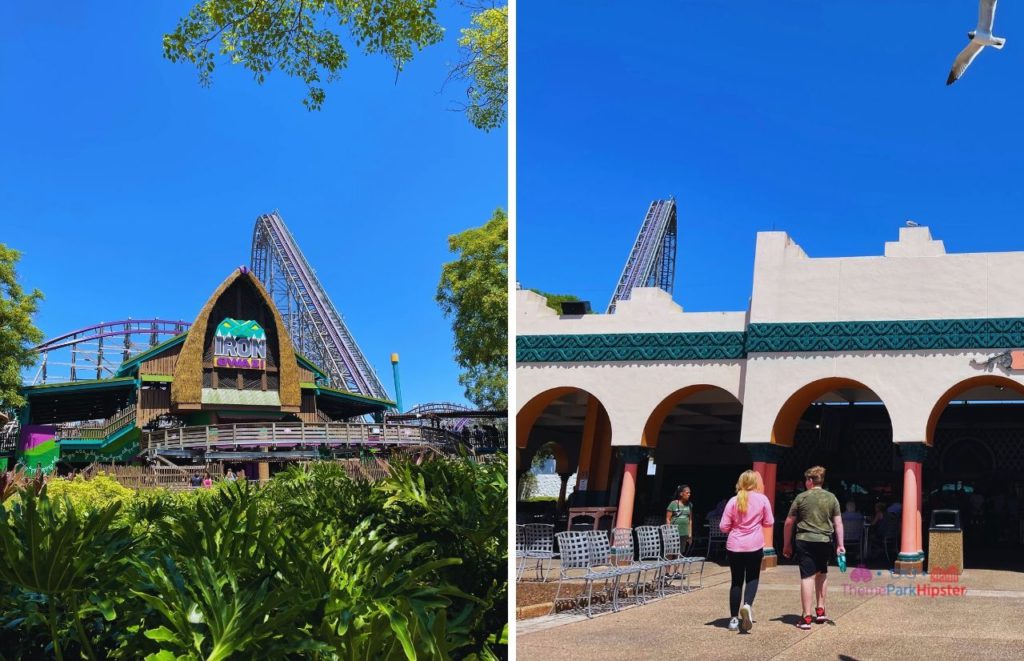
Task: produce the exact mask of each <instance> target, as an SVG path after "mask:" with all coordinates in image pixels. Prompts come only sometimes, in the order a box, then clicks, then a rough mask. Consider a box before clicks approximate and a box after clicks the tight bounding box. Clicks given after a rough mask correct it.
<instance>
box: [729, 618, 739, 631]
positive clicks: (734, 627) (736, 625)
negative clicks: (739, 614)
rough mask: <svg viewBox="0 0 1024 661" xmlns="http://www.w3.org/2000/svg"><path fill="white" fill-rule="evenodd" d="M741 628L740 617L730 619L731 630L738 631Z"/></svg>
mask: <svg viewBox="0 0 1024 661" xmlns="http://www.w3.org/2000/svg"><path fill="white" fill-rule="evenodd" d="M739 628H740V621H739V618H735V617H734V618H732V619H731V620H729V631H737V630H738V629H739Z"/></svg>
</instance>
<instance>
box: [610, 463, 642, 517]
mask: <svg viewBox="0 0 1024 661" xmlns="http://www.w3.org/2000/svg"><path fill="white" fill-rule="evenodd" d="M636 467H637V465H636V464H626V465H625V466H623V467H622V489H621V490H620V491H619V510H618V512H617V513H616V516H615V527H616V528H632V527H633V501H634V498H635V497H636Z"/></svg>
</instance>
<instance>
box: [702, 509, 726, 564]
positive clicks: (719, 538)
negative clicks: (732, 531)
mask: <svg viewBox="0 0 1024 661" xmlns="http://www.w3.org/2000/svg"><path fill="white" fill-rule="evenodd" d="M721 523H722V517H721V516H715V515H714V514H711V515H709V516H708V550H707V552H705V553H704V556H705V557H708V558H710V557H711V547H712V546H714V545H715V544H721V545H722V549H723V550H724V549H725V542H726V540H727V539H728V538H729V535H728V533H724V532H722V529H721V528H720V527H719V526H720V525H721Z"/></svg>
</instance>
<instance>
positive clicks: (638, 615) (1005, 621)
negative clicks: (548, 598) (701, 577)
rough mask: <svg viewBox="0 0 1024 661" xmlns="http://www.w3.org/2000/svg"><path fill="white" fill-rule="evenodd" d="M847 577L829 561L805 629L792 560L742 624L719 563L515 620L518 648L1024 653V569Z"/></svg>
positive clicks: (755, 654)
mask: <svg viewBox="0 0 1024 661" xmlns="http://www.w3.org/2000/svg"><path fill="white" fill-rule="evenodd" d="M708 568H709V569H713V567H712V566H711V565H709V566H708ZM851 577H852V574H851V572H849V571H848V572H847V573H846V574H841V573H839V571H838V569H837V568H835V567H832V568H831V569H830V570H829V583H830V585H829V595H828V601H827V604H826V605H827V607H828V611H829V616H830V617H831V619H832V621H831V622H830V623H827V624H816V625H814V629H813V630H811V631H801V630H799V629H797V628H796V627H795V626H794V624H795V622H796V621H797V618H798V617H799V613H798V611H799V610H800V591H799V578H798V574H797V568H796V567H795V566H782V567H777V568H775V569H772V570H769V571H767V572H765V573H764V574H762V575H761V585H760V588H759V590H758V594H757V599H756V602H755V607H754V620H755V624H754V629H753V630H752V631H751V632H750V633H749V634H739V633H736V632H732V631H729V630H728V629H727V626H728V623H729V612H728V605H729V577H728V571H727V570H719V571H717V572H714V571H713V572H712V573H711V575H710V576H709V575H708V574H705V581H704V585H705V587H704V589H702V590H697V591H694V592H691V593H689V594H681V595H673V596H671V597H667V598H666V599H662V600H658V601H654V602H651V603H648V604H645V605H643V606H636V607H629V608H625V609H623V610H621V611H620V612H618V613H609V614H604V615H599V616H596V617H594V618H593V619H590V620H588V619H587V618H586V617H585V616H575V615H556V616H550V617H542V618H535V619H531V620H521V621H519V622H517V623H516V630H517V641H516V650H517V658H518V659H521V660H524V661H526V660H531V659H537V660H540V659H581V660H582V659H616V660H622V659H652V658H701V659H704V660H706V661H712V660H718V659H745V660H750V659H815V660H823V659H841V660H853V659H858V660H859V659H885V660H890V659H929V660H930V661H935V660H938V659H971V660H974V659H1024V573H1020V572H1007V571H992V570H967V571H966V572H964V574H963V575H962V576H961V577H960V580H959V582H958V583H955V584H947V583H938V582H932V581H930V580H929V577H927V576H924V577H917V578H916V579H911V578H898V577H893V576H891V575H889V574H888V572H883V573H882V575H878V574H877V573H876V572H871V577H870V579H869V580H867V581H863V580H862V581H857V582H854V581H852V580H851ZM858 578H864V576H863V574H861V575H859V576H858ZM890 585H891V586H892V587H891V588H890V587H889V586H890ZM918 585H922V586H929V587H942V586H944V585H951V586H955V587H961V588H963V587H965V588H967V590H966V594H964V595H962V596H945V597H942V596H936V597H928V596H918V595H917V594H916V593H917V588H916V586H918ZM855 589H860V590H861V594H856V593H854V590H855ZM865 592H870V593H867V594H866V593H865ZM898 592H902V593H903V594H900V595H898V594H897V593H898ZM879 593H881V594H879Z"/></svg>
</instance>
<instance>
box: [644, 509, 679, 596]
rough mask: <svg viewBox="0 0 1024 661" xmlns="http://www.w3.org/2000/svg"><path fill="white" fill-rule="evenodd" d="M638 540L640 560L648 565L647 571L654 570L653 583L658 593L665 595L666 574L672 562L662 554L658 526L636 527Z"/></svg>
mask: <svg viewBox="0 0 1024 661" xmlns="http://www.w3.org/2000/svg"><path fill="white" fill-rule="evenodd" d="M636 542H637V547H638V549H637V550H638V553H637V555H638V556H639V561H640V562H641V563H644V564H645V565H646V566H647V568H648V569H647V571H653V572H654V577H653V585H654V586H655V587H656V588H657V590H658V594H659V595H660V596H662V597H664V596H665V579H664V576H665V573H666V570H667V568H668V567H669V566H670V565H671V564H672V563H671V562H670V561H667V560H665V558H664V557H663V556H662V554H661V533H660V531H659V530H658V526H639V527H638V528H637V529H636ZM645 586H646V583H645ZM645 591H646V590H645Z"/></svg>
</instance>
